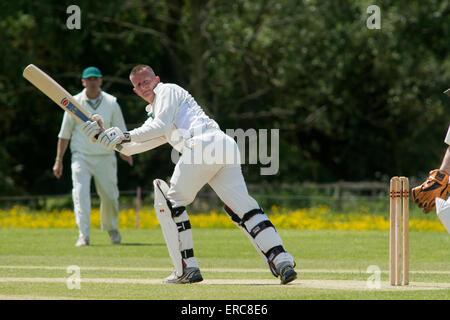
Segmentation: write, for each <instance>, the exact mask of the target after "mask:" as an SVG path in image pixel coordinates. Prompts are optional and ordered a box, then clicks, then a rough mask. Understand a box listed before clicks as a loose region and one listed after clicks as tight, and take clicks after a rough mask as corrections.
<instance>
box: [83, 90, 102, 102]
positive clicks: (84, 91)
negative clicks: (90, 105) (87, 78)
mask: <svg viewBox="0 0 450 320" xmlns="http://www.w3.org/2000/svg"><path fill="white" fill-rule="evenodd" d="M102 94H103V90H102V89H100V94H99V95H98V97H97V98H96V99H98V98H100V97H101V96H102ZM81 97H82V98H83V100H92V99H89V98H88V96H87V95H86V88H84V89H83V91H81Z"/></svg>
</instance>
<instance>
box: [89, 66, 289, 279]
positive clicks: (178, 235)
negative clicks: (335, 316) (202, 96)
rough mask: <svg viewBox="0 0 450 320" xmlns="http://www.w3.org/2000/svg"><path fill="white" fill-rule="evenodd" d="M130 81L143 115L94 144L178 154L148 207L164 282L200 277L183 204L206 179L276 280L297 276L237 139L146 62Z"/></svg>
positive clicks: (93, 129) (92, 131)
mask: <svg viewBox="0 0 450 320" xmlns="http://www.w3.org/2000/svg"><path fill="white" fill-rule="evenodd" d="M130 80H131V82H132V84H133V86H134V88H133V91H134V92H135V93H136V94H137V95H138V96H140V97H141V98H142V99H144V100H145V101H147V102H148V103H149V104H148V105H147V107H146V111H147V113H148V115H149V118H148V120H147V121H146V122H145V123H144V124H143V125H142V126H141V127H139V128H136V129H134V130H132V131H130V132H123V130H121V129H119V128H117V127H113V128H109V129H107V130H106V131H104V132H103V133H101V134H100V136H99V137H98V142H99V143H100V145H101V146H102V147H103V148H105V149H107V150H113V149H114V148H115V146H116V145H117V144H119V143H122V147H123V149H122V150H121V152H122V153H125V154H128V155H130V154H135V153H140V152H144V151H147V150H150V149H152V148H155V147H157V146H159V145H161V144H163V143H170V144H171V145H172V146H173V147H174V148H175V150H177V151H179V152H180V153H181V154H182V155H181V157H180V159H179V160H178V162H177V164H176V166H175V169H174V172H173V175H172V178H171V179H170V186H169V185H167V184H166V182H164V181H163V180H160V179H156V180H154V182H153V185H154V189H155V199H154V200H155V203H154V206H155V210H156V213H157V218H158V220H159V223H160V225H161V229H162V231H163V234H164V238H165V240H166V244H167V247H168V251H169V254H170V257H171V259H172V263H173V265H174V269H175V270H174V272H173V273H172V274H171V275H170V276H169V277H167V278H166V279H164V283H177V284H181V283H193V282H199V281H202V280H203V277H202V275H201V273H200V269H199V265H198V262H197V260H196V258H195V256H194V250H193V239H192V231H191V225H190V222H189V216H188V214H187V211H186V206H187V205H189V204H190V203H191V202H192V201H193V200H194V198H195V196H196V194H197V193H198V191H199V190H200V189H201V188H202V187H203V186H204V185H205V184H207V183H208V184H209V185H210V186H211V187H212V188H213V190H214V191H215V192H216V194H217V195H218V196H219V197H220V199H221V200H222V201H223V202H224V203H225V211H226V212H227V213H228V215H229V216H230V217H231V219H232V220H233V222H234V223H235V224H236V225H237V226H238V227H239V228H241V229H242V230H243V231H244V232H245V233H246V235H247V236H248V238H249V239H250V241H251V242H252V244H253V245H254V246H255V248H256V250H257V251H258V252H259V253H260V254H261V256H262V257H263V259H264V260H265V262H266V263H267V264H268V266H269V269H270V271H271V272H272V274H273V275H274V276H275V277H278V276H279V277H280V280H281V284H287V283H289V282H291V281H293V280H295V279H296V278H297V273H296V272H295V270H294V267H295V262H294V258H293V257H292V256H291V255H290V254H289V253H288V252H286V249H285V248H284V246H283V243H282V240H281V237H280V235H279V234H278V232H277V231H276V229H275V227H274V226H273V224H272V223H271V222H270V220H269V218H268V217H267V215H266V214H265V213H264V211H263V210H262V208H261V207H260V206H259V205H258V203H257V202H256V201H255V200H254V199H253V198H252V197H251V196H250V195H249V194H248V191H247V187H246V184H245V181H244V177H243V175H242V172H241V167H240V161H239V159H240V155H239V149H238V146H237V143H236V142H235V141H234V140H233V139H232V138H230V137H229V136H227V135H226V134H225V133H224V132H223V131H222V130H220V128H219V126H218V124H217V123H216V122H215V121H214V120H212V119H210V118H209V117H208V116H207V115H206V114H205V113H204V112H203V110H202V108H201V107H200V106H199V105H198V104H197V102H196V101H195V100H194V98H193V97H192V96H191V95H190V94H189V92H187V91H186V90H184V89H183V88H181V87H179V86H178V85H176V84H170V83H162V82H160V79H159V77H158V76H156V75H155V73H154V72H153V70H152V68H151V67H149V66H146V65H138V66H136V67H134V68H133V70H132V71H131V74H130ZM99 132H100V128H99V125H98V124H97V123H96V122H90V121H87V122H86V130H85V134H86V136H88V138H91V139H92V137H94V136H95V135H96V134H98V133H99Z"/></svg>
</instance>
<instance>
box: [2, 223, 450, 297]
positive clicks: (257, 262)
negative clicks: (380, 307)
mask: <svg viewBox="0 0 450 320" xmlns="http://www.w3.org/2000/svg"><path fill="white" fill-rule="evenodd" d="M121 232H122V238H123V243H122V245H116V246H114V245H111V244H110V243H109V238H108V235H107V233H106V232H103V231H101V230H98V229H93V230H92V231H91V246H89V247H82V248H76V247H75V246H74V243H75V242H76V238H77V231H76V230H75V229H8V230H1V231H0V299H152V300H159V299H164V300H172V299H179V300H184V299H188V300H212V299H218V300H247V299H252V300H275V299H277V300H304V299H315V300H316V299H383V300H384V299H402V300H403V299H427V300H428V299H430V300H435V299H439V300H442V299H445V300H448V299H449V298H450V237H449V235H448V233H445V232H411V233H410V242H411V258H410V261H411V275H410V279H411V284H410V286H408V287H395V288H394V287H390V286H389V285H388V283H387V281H388V272H387V271H388V260H389V253H388V251H389V242H388V236H389V235H388V232H386V231H346V230H344V231H343V230H332V231H327V230H286V229H281V230H279V232H280V234H281V235H282V238H283V240H284V244H285V246H286V248H287V249H288V251H290V252H291V253H292V254H293V255H294V257H295V260H296V262H297V268H296V269H297V271H298V273H299V278H298V279H297V280H296V281H294V282H293V283H291V284H289V285H287V286H281V285H279V280H278V279H275V278H274V277H273V276H272V274H271V273H270V271H269V270H268V268H267V267H266V265H265V263H264V262H263V261H262V259H261V258H260V256H259V254H258V253H257V252H256V251H255V249H254V248H253V246H252V245H251V244H250V242H249V241H248V239H247V237H246V236H245V235H244V234H243V233H242V232H241V231H240V230H238V229H220V228H218V229H211V228H198V229H195V228H194V229H193V234H194V250H195V254H196V257H197V259H198V261H199V263H200V268H201V270H202V274H203V277H204V279H205V280H204V281H203V282H201V283H198V284H192V285H182V286H181V285H163V284H161V279H163V278H164V277H166V276H167V275H168V274H169V273H170V272H171V263H170V260H169V257H168V253H167V249H166V246H165V243H164V239H163V237H162V234H161V231H160V230H159V229H152V230H133V229H128V230H122V231H121ZM73 265H75V266H78V267H79V268H80V269H79V270H80V279H81V283H80V288H79V289H76V288H75V289H69V286H68V281H69V282H70V279H72V278H71V277H73V274H72V273H68V272H67V268H68V267H69V266H73ZM369 266H376V267H375V268H379V270H381V279H380V280H381V287H380V288H375V289H374V288H371V287H370V286H368V280H370V279H373V276H374V273H367V269H368V267H369ZM371 277H372V278H371ZM72 283H73V282H72ZM370 283H372V282H370ZM370 283H369V284H370Z"/></svg>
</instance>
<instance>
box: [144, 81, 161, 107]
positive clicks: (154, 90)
mask: <svg viewBox="0 0 450 320" xmlns="http://www.w3.org/2000/svg"><path fill="white" fill-rule="evenodd" d="M160 84H162V82H159V83H158V84H157V85H156V87H154V88H153V92H154V93H155V98H154V99H153V102H155V99H156V96H157V94H158V93H159V91H160V90H161V88H162V86H160ZM145 111H147V113H149V114H150V113H153V105H152V104H151V103H149V104H148V105H147V106H146V107H145Z"/></svg>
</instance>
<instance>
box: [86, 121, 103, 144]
mask: <svg viewBox="0 0 450 320" xmlns="http://www.w3.org/2000/svg"><path fill="white" fill-rule="evenodd" d="M81 131H83V133H84V135H85V136H86V137H87V138H88V139H89V141H91V142H94V143H95V142H96V141H97V139H96V136H97V135H98V134H99V133H100V132H101V131H102V129H101V128H100V125H99V124H98V122H97V121H89V120H88V121H86V122H85V123H83V124H82V125H81Z"/></svg>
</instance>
